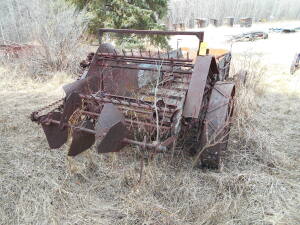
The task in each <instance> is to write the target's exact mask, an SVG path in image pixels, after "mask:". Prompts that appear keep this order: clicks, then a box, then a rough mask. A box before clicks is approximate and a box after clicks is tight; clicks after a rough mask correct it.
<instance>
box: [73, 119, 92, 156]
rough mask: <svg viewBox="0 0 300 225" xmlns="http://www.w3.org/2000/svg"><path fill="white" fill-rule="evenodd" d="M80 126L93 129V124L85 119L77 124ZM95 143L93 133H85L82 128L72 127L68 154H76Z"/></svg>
mask: <svg viewBox="0 0 300 225" xmlns="http://www.w3.org/2000/svg"><path fill="white" fill-rule="evenodd" d="M78 126H80V127H81V128H86V129H94V124H93V123H92V122H91V121H89V120H85V121H83V122H82V123H80V124H78ZM94 143H95V135H94V134H91V133H87V132H85V131H83V130H79V129H72V143H71V146H70V149H69V152H68V156H76V155H78V154H80V153H82V152H83V151H85V150H87V149H89V148H90V147H91V146H92V145H93V144H94Z"/></svg>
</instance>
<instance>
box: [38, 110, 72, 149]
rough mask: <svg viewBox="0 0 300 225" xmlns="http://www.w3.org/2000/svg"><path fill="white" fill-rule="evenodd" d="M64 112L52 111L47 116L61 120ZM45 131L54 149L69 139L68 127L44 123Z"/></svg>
mask: <svg viewBox="0 0 300 225" xmlns="http://www.w3.org/2000/svg"><path fill="white" fill-rule="evenodd" d="M61 116H62V114H61V113H60V112H52V113H50V114H49V115H48V116H47V119H50V120H51V119H53V120H58V121H59V120H60V119H61ZM42 127H43V130H44V133H45V135H46V138H47V141H48V144H49V147H50V148H52V149H56V148H60V147H61V146H62V145H63V144H64V143H66V141H67V139H68V129H67V128H63V129H60V128H59V125H58V124H54V123H50V124H47V123H42Z"/></svg>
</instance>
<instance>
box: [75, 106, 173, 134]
mask: <svg viewBox="0 0 300 225" xmlns="http://www.w3.org/2000/svg"><path fill="white" fill-rule="evenodd" d="M80 112H81V113H83V114H86V115H90V116H95V117H99V115H100V114H99V113H94V112H89V111H84V110H81V111H80ZM125 121H126V122H127V123H130V124H132V123H134V124H138V125H145V126H149V127H155V128H156V124H152V123H148V122H144V121H134V120H131V119H125ZM162 122H163V123H168V124H169V122H167V121H162ZM160 123H161V122H160ZM159 128H161V129H164V130H170V129H171V128H170V127H167V126H164V125H159Z"/></svg>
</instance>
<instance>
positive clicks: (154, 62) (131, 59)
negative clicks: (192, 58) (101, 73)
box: [98, 56, 194, 68]
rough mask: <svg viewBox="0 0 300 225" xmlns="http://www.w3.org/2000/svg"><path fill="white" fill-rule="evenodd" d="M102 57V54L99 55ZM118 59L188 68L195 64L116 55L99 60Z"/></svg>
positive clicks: (118, 60) (120, 60)
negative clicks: (115, 56)
mask: <svg viewBox="0 0 300 225" xmlns="http://www.w3.org/2000/svg"><path fill="white" fill-rule="evenodd" d="M99 57H101V56H99ZM103 60H105V61H117V62H126V63H127V62H132V63H138V64H153V65H165V66H175V67H176V66H177V67H188V68H194V64H188V63H181V62H175V63H172V62H168V61H158V60H149V59H148V60H144V59H138V58H136V59H133V58H124V57H122V58H114V57H101V58H98V61H103ZM101 65H102V64H101Z"/></svg>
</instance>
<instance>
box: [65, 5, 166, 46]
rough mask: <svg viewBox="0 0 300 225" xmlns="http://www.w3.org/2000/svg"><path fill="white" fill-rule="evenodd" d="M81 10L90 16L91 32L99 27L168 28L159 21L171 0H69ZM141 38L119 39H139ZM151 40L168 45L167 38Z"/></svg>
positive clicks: (156, 37)
mask: <svg viewBox="0 0 300 225" xmlns="http://www.w3.org/2000/svg"><path fill="white" fill-rule="evenodd" d="M67 1H70V2H72V3H73V4H75V5H76V6H77V7H78V9H80V10H82V9H86V10H87V11H88V12H89V14H90V17H91V20H90V23H89V31H90V33H96V32H97V29H98V28H100V27H110V28H122V29H141V30H152V29H160V30H162V29H165V26H164V25H163V24H160V23H159V21H161V19H162V18H163V17H164V16H165V15H167V13H168V0H142V1H141V0H67ZM137 38H140V37H135V38H133V39H132V37H129V38H128V37H126V38H123V39H119V40H129V39H130V40H131V41H137V40H138V39H137ZM150 40H151V42H152V43H154V44H158V45H160V46H161V47H162V46H166V45H167V41H166V38H165V37H162V36H153V37H151V38H150Z"/></svg>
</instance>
